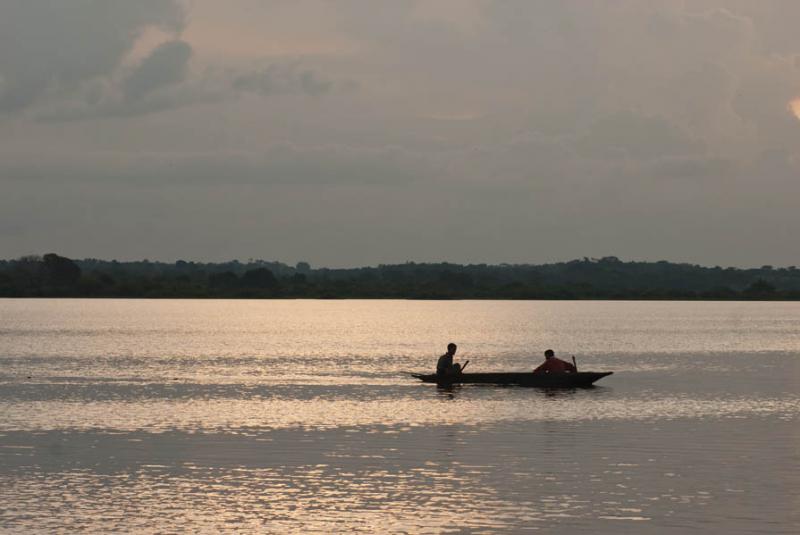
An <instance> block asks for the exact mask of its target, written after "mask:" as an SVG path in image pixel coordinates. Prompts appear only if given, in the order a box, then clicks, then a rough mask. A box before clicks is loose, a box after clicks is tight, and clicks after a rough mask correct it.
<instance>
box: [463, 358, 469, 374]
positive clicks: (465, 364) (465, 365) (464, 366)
mask: <svg viewBox="0 0 800 535" xmlns="http://www.w3.org/2000/svg"><path fill="white" fill-rule="evenodd" d="M467 364H469V360H467V361H465V362H464V364H463V365H462V366H461V371H462V372H463V371H464V368H466V367H467Z"/></svg>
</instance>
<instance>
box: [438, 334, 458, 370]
mask: <svg viewBox="0 0 800 535" xmlns="http://www.w3.org/2000/svg"><path fill="white" fill-rule="evenodd" d="M456 349H457V346H456V345H455V344H454V343H452V342H451V343H449V344H447V353H445V354H444V355H442V356H441V357H439V362H437V363H436V375H454V374H457V373H461V364H459V363H457V362H456V363H455V364H453V356H454V355H455V354H456Z"/></svg>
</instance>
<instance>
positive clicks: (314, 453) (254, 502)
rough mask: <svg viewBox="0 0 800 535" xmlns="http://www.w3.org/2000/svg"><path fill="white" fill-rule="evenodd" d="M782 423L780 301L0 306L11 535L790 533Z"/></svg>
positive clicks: (793, 499) (786, 349) (792, 324)
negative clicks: (554, 376)
mask: <svg viewBox="0 0 800 535" xmlns="http://www.w3.org/2000/svg"><path fill="white" fill-rule="evenodd" d="M451 341H452V342H456V343H457V344H458V345H459V352H458V354H457V355H456V360H460V361H462V362H463V361H464V360H466V359H469V360H470V364H469V368H468V370H469V371H473V372H477V371H526V370H531V369H532V368H533V367H535V366H536V365H538V364H539V363H540V362H541V361H542V352H543V351H544V350H545V349H548V348H553V349H554V350H555V351H556V354H557V355H559V356H561V357H562V358H565V359H570V358H571V356H572V355H575V357H576V359H577V363H578V367H579V369H581V370H586V371H606V370H608V371H614V372H615V373H614V375H612V376H610V377H607V378H604V379H602V380H601V381H600V382H599V383H598V385H597V387H595V388H591V389H584V390H561V391H547V390H539V389H527V388H518V387H505V388H502V387H489V386H479V385H473V386H469V385H467V386H462V387H453V388H450V389H442V388H437V387H436V386H435V385H428V384H422V383H419V382H418V381H416V380H415V379H413V378H411V377H410V376H409V375H408V372H419V371H426V370H433V368H434V367H435V364H436V359H437V358H438V356H439V355H440V354H442V353H443V352H444V351H445V346H446V345H447V343H448V342H451ZM798 423H800V303H786V302H769V303H766V302H764V303H761V302H607V301H590V302H587V301H582V302H577V301H557V302H554V301H522V302H519V301H515V302H508V301H502V302H501V301H361V300H352V301H350V300H347V301H269V300H266V301H237V300H231V301H227V300H225V301H223V300H82V299H73V300H69V299H30V300H21V299H0V504H2V506H0V530H3V531H9V532H41V531H59V530H60V531H64V532H74V531H82V532H97V533H109V532H114V531H119V532H160V533H177V532H207V533H217V532H223V531H230V532H276V533H277V532H302V533H332V532H354V531H356V532H357V531H361V532H365V533H379V532H382V533H385V532H407V533H442V532H445V533H498V532H506V533H519V532H526V531H537V532H542V533H635V534H648V533H654V534H655V533H670V532H671V533H688V532H696V533H793V534H794V533H798V532H800V426H798Z"/></svg>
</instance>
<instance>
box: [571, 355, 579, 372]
mask: <svg viewBox="0 0 800 535" xmlns="http://www.w3.org/2000/svg"><path fill="white" fill-rule="evenodd" d="M572 365H573V366H575V373H578V363H577V362H575V355H572Z"/></svg>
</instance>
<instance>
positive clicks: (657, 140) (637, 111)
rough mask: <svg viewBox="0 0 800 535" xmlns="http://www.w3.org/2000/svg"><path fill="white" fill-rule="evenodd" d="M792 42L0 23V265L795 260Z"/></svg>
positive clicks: (797, 158) (505, 23)
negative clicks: (35, 260) (44, 258)
mask: <svg viewBox="0 0 800 535" xmlns="http://www.w3.org/2000/svg"><path fill="white" fill-rule="evenodd" d="M798 21H800V2H798V1H797V0H775V1H769V0H759V1H752V0H662V1H647V2H645V1H641V0H606V1H601V0H596V1H592V0H518V1H515V0H497V1H493V0H439V1H421V0H420V1H413V0H407V1H403V0H391V1H390V0H385V1H378V0H363V1H348V0H336V1H304V0H275V1H256V0H226V1H225V2H220V1H217V0H186V1H178V0H136V1H131V0H50V1H45V0H0V258H11V257H15V256H19V255H23V254H29V253H45V252H51V251H52V252H58V253H60V254H63V255H66V256H71V257H81V258H82V257H100V258H119V259H134V258H150V259H164V260H174V259H178V258H183V259H187V260H192V259H194V260H224V259H231V258H240V259H247V258H251V257H252V258H264V259H275V260H282V261H286V262H290V263H291V262H296V261H298V260H307V261H309V262H311V263H312V264H314V265H330V266H350V265H364V264H377V263H393V262H403V261H406V260H415V261H440V260H447V261H454V262H488V263H499V262H513V263H517V262H546V261H555V260H567V259H572V258H578V257H583V256H606V255H616V256H619V257H621V258H624V259H650V260H659V259H668V260H677V261H689V262H697V263H702V264H709V265H714V264H721V265H759V266H760V265H761V264H774V265H791V264H800V248H798V247H797V245H796V244H797V234H798V233H799V232H800V119H798V116H800V100H796V99H799V98H800V30H798V26H797V25H798ZM793 102H797V104H796V105H795V107H794V108H793Z"/></svg>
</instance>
